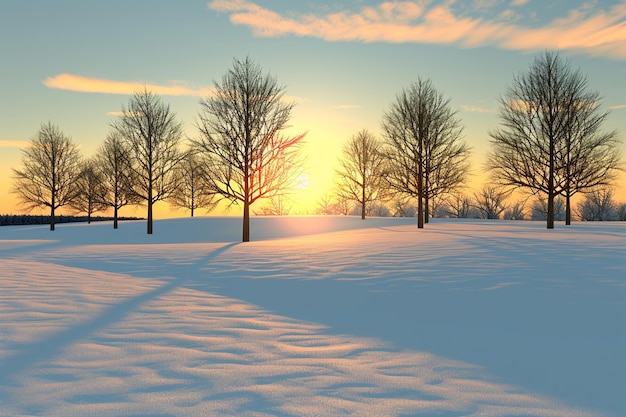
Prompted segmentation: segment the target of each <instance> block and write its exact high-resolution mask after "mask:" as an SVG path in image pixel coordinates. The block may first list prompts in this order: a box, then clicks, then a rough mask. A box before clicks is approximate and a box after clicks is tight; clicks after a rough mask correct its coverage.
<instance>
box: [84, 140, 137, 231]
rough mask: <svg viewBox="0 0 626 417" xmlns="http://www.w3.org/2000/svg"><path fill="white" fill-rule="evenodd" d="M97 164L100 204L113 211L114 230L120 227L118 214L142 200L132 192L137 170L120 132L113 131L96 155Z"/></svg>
mask: <svg viewBox="0 0 626 417" xmlns="http://www.w3.org/2000/svg"><path fill="white" fill-rule="evenodd" d="M95 158H96V161H97V162H96V163H97V166H98V169H99V171H100V174H101V176H102V190H101V191H102V194H101V196H100V202H101V203H103V204H105V205H106V206H108V207H111V208H112V209H113V228H114V229H117V227H118V212H119V210H120V209H121V208H122V207H124V206H127V205H132V204H137V203H139V202H140V201H141V200H140V199H139V197H138V196H137V194H135V193H134V192H133V191H132V184H133V183H135V180H134V178H135V170H133V167H132V160H131V156H130V151H129V147H128V144H127V143H126V142H125V141H124V138H123V137H122V135H121V134H120V133H119V132H118V131H115V130H113V131H111V132H110V133H109V134H108V135H107V137H106V139H105V141H104V143H103V144H102V145H101V146H100V148H99V149H98V151H97V153H96V156H95Z"/></svg>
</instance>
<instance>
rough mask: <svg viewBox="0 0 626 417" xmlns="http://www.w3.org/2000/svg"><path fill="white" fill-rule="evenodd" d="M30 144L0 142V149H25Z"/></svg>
mask: <svg viewBox="0 0 626 417" xmlns="http://www.w3.org/2000/svg"><path fill="white" fill-rule="evenodd" d="M27 146H30V142H26V141H24V140H6V139H5V140H0V148H25V147H27Z"/></svg>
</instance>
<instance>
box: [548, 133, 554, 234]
mask: <svg viewBox="0 0 626 417" xmlns="http://www.w3.org/2000/svg"><path fill="white" fill-rule="evenodd" d="M547 228H548V229H554V139H553V138H550V172H549V173H548V221H547Z"/></svg>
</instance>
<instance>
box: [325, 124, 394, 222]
mask: <svg viewBox="0 0 626 417" xmlns="http://www.w3.org/2000/svg"><path fill="white" fill-rule="evenodd" d="M385 162H386V158H385V156H384V154H383V152H382V143H381V142H380V141H379V140H378V139H376V137H375V136H374V135H372V134H371V133H369V132H368V131H367V130H366V129H363V130H361V131H360V132H359V133H357V134H356V135H354V136H352V138H351V139H350V140H349V141H348V143H346V145H345V146H344V148H343V155H342V158H341V159H340V160H339V169H337V170H336V174H337V175H338V177H339V180H338V183H337V193H338V194H339V195H341V196H342V197H343V198H344V199H346V200H348V201H354V202H355V203H356V204H358V206H359V207H360V209H361V212H360V215H361V219H365V214H366V211H367V210H366V206H367V205H371V204H372V203H374V202H375V201H378V200H379V199H383V198H384V197H385V194H386V190H387V187H386V186H385V185H386V184H385V179H384V174H385Z"/></svg>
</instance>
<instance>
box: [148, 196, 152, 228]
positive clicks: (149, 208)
mask: <svg viewBox="0 0 626 417" xmlns="http://www.w3.org/2000/svg"><path fill="white" fill-rule="evenodd" d="M148 234H149V235H151V234H152V198H150V199H149V200H148Z"/></svg>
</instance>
